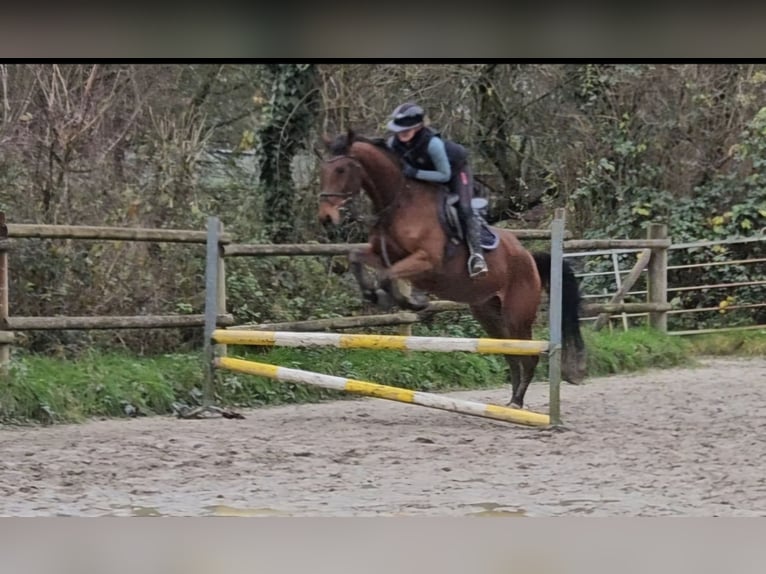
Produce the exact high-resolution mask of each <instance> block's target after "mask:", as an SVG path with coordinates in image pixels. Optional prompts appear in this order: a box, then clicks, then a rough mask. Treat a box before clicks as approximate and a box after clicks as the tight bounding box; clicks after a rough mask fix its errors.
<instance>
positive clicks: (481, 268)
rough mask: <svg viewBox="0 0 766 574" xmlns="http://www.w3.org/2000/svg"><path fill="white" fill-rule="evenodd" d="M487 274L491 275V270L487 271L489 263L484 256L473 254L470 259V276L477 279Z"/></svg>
mask: <svg viewBox="0 0 766 574" xmlns="http://www.w3.org/2000/svg"><path fill="white" fill-rule="evenodd" d="M477 267H478V270H476V271H474V268H477ZM486 273H489V269H487V262H486V261H485V260H484V256H483V255H479V254H478V253H473V254H472V255H471V256H470V257H469V258H468V275H469V276H470V277H476V276H477V275H485V274H486Z"/></svg>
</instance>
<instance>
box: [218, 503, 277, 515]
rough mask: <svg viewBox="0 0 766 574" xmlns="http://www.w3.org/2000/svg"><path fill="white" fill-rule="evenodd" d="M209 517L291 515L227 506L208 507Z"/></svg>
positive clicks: (271, 509)
mask: <svg viewBox="0 0 766 574" xmlns="http://www.w3.org/2000/svg"><path fill="white" fill-rule="evenodd" d="M205 510H206V511H207V516H236V517H244V518H252V517H257V516H290V514H289V513H287V512H283V511H281V510H274V509H273V508H236V507H234V506H227V505H225V504H218V505H215V506H206V507H205Z"/></svg>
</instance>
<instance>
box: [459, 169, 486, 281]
mask: <svg viewBox="0 0 766 574" xmlns="http://www.w3.org/2000/svg"><path fill="white" fill-rule="evenodd" d="M451 183H452V184H453V191H455V192H457V193H458V196H459V197H460V202H459V203H458V208H459V209H458V211H459V213H460V218H461V220H462V222H463V227H464V229H465V236H466V245H467V246H468V251H469V256H468V274H469V275H470V276H471V277H475V276H477V275H483V274H485V273H487V272H488V270H489V269H488V267H487V262H486V260H485V259H484V252H483V249H482V247H481V220H480V219H479V216H478V215H477V214H476V213H475V212H474V211H473V208H472V207H471V199H473V173H472V172H471V168H470V167H469V166H468V165H464V166H462V167H460V169H459V170H458V172H457V173H456V174H455V177H454V178H453V180H452V182H451Z"/></svg>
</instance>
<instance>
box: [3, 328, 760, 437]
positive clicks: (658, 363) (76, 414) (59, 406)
mask: <svg viewBox="0 0 766 574" xmlns="http://www.w3.org/2000/svg"><path fill="white" fill-rule="evenodd" d="M415 334H426V333H425V331H420V332H415ZM480 335H481V334H480V333H474V332H471V333H468V334H466V332H465V331H463V332H462V333H450V336H480ZM584 335H585V339H586V344H587V346H588V353H589V354H588V361H589V376H590V377H598V376H603V375H610V374H614V373H621V372H631V371H640V370H643V369H647V368H663V367H673V366H678V365H682V364H693V362H694V359H695V357H696V356H698V355H737V356H764V354H766V353H765V352H764V351H766V332H760V331H750V332H730V333H721V334H715V335H695V336H691V337H684V338H682V337H677V336H668V335H663V334H661V333H657V332H654V331H651V330H649V329H631V330H630V331H628V332H622V331H616V332H611V333H610V332H608V331H600V332H598V333H594V332H592V331H591V330H589V329H585V330H584ZM536 336H537V337H540V338H544V337H545V336H546V333H545V332H540V333H539V334H536ZM228 352H229V355H230V356H234V357H240V358H244V359H248V360H255V361H260V362H264V363H270V364H275V365H281V366H286V367H293V368H298V369H304V370H310V371H315V372H319V373H325V374H332V375H338V376H343V377H350V378H356V379H361V380H368V381H372V382H376V383H381V384H387V385H393V386H399V387H405V388H409V389H415V390H422V391H429V392H444V391H451V390H459V389H478V388H491V387H497V386H501V385H503V384H505V370H504V369H505V362H504V360H503V358H502V357H500V356H487V355H476V354H471V353H458V352H455V353H430V352H401V351H375V350H367V349H343V350H342V349H334V348H313V349H298V348H286V347H281V348H263V349H261V348H255V347H235V346H229V351H228ZM201 367H202V357H201V355H200V354H176V355H161V356H155V357H140V358H139V357H134V356H128V355H124V354H120V353H108V352H95V351H91V352H89V353H86V354H84V355H82V356H80V357H79V358H78V359H76V360H70V359H59V358H51V357H44V356H37V355H28V354H17V355H15V356H14V358H13V361H12V365H11V368H10V371H9V373H8V375H7V376H5V378H4V380H3V381H0V421H2V422H5V423H28V422H35V423H43V424H51V423H62V422H79V421H83V420H86V419H87V418H91V417H124V416H130V415H131V414H136V413H139V414H145V415H153V414H168V413H172V412H173V405H174V403H180V404H185V405H198V404H200V402H201V398H202V384H203V371H202V368H201ZM547 370H548V365H547V360H546V358H545V357H542V358H541V361H540V365H539V366H538V369H537V372H536V377H535V380H536V381H544V380H547ZM216 393H217V396H216V401H217V403H218V404H219V405H221V406H229V407H240V408H241V407H258V406H264V405H278V404H289V403H305V402H314V401H320V400H327V399H339V398H350V397H349V396H348V395H346V394H343V393H340V392H336V391H329V390H325V389H320V388H316V387H310V386H307V385H298V384H293V383H281V382H277V381H272V380H269V379H265V378H262V377H255V376H251V375H244V374H239V373H233V372H225V371H219V372H218V380H217V386H216Z"/></svg>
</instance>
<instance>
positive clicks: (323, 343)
mask: <svg viewBox="0 0 766 574" xmlns="http://www.w3.org/2000/svg"><path fill="white" fill-rule="evenodd" d="M212 337H213V340H214V341H215V342H216V343H220V344H225V345H262V346H269V347H337V348H340V349H352V348H353V349H394V350H401V351H437V352H445V353H446V352H452V351H466V352H469V353H480V354H484V355H491V354H495V355H539V354H540V353H544V352H546V351H547V350H548V341H535V340H524V339H484V338H475V339H474V338H464V337H416V336H409V337H407V336H402V335H362V334H351V333H347V334H342V333H300V332H292V331H237V330H226V329H217V330H215V331H213V335H212Z"/></svg>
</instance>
